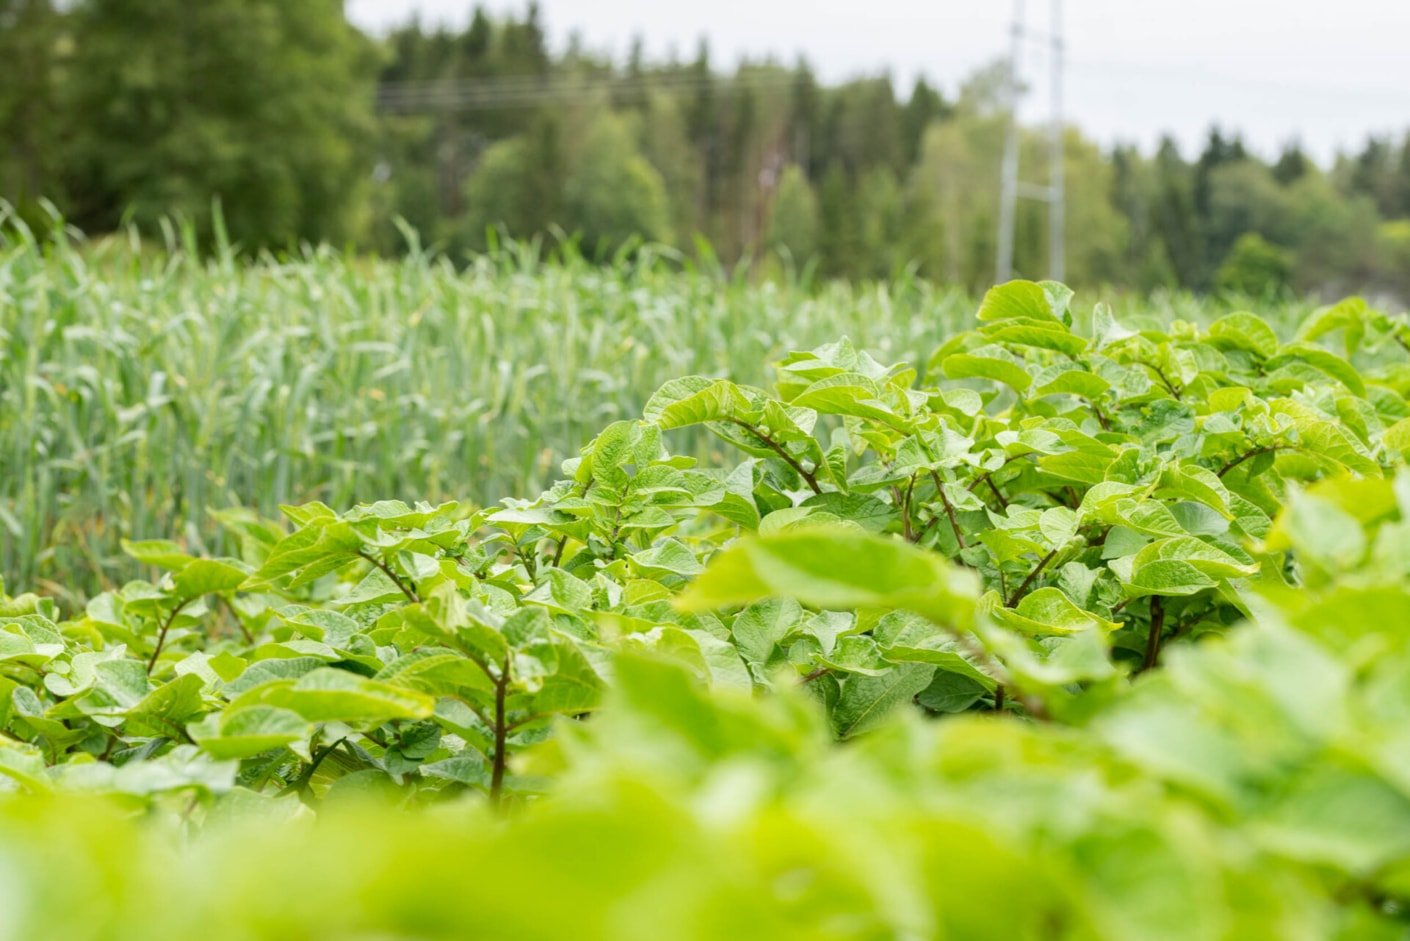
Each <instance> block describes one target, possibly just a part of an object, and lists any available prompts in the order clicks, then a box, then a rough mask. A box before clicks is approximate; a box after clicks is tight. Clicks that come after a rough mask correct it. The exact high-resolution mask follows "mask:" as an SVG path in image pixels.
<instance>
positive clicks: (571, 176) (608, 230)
mask: <svg viewBox="0 0 1410 941" xmlns="http://www.w3.org/2000/svg"><path fill="white" fill-rule="evenodd" d="M559 221H560V222H561V224H562V226H563V228H565V229H567V230H568V231H569V232H577V233H581V235H582V237H583V240H584V243H585V244H586V245H587V246H588V247H589V249H590V250H593V251H596V252H598V253H605V252H607V251H609V250H611V249H613V248H616V247H618V246H620V245H621V244H623V243H624V242H626V241H628V240H629V239H631V238H634V237H639V238H643V239H646V240H648V241H662V240H665V239H668V238H669V237H670V232H671V226H670V211H669V208H668V203H667V200H666V188H665V184H663V183H662V182H661V175H660V174H659V173H657V172H656V170H655V169H654V168H653V167H652V166H651V164H650V163H648V162H647V161H646V158H644V157H643V156H642V155H641V154H640V153H639V152H638V151H637V149H636V144H635V142H634V141H633V139H632V134H631V131H630V129H629V128H628V127H627V124H626V122H625V121H624V120H623V119H622V118H621V117H620V116H618V115H612V114H604V115H601V116H599V117H598V118H597V119H596V120H594V121H593V122H592V123H591V125H590V126H589V128H588V130H587V132H586V133H585V134H584V136H583V139H582V140H581V141H580V142H579V144H578V145H577V147H576V149H575V151H574V157H573V161H572V168H571V170H570V171H569V173H568V176H567V178H566V180H565V181H564V184H563V210H562V216H561V219H560V220H559Z"/></svg>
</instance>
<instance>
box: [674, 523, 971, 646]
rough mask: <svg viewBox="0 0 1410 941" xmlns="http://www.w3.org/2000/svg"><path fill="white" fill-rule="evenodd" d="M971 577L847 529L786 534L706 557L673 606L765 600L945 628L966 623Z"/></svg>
mask: <svg viewBox="0 0 1410 941" xmlns="http://www.w3.org/2000/svg"><path fill="white" fill-rule="evenodd" d="M977 596H978V591H977V585H976V582H975V579H974V577H973V574H972V573H971V572H968V571H966V570H963V569H959V568H957V567H955V566H953V565H951V564H950V563H949V562H947V561H945V560H944V559H943V558H941V557H939V556H937V555H935V554H934V553H932V552H927V551H925V550H923V549H917V548H915V547H914V546H911V545H908V544H906V543H903V542H898V541H896V540H893V539H886V538H883V537H879V536H873V535H870V534H867V533H862V532H858V531H853V530H827V529H822V528H818V529H807V530H801V531H798V530H790V531H785V532H782V533H778V534H777V535H774V536H769V537H752V538H745V539H742V540H740V541H739V542H737V543H735V544H734V545H733V546H731V547H730V548H729V549H727V550H725V551H724V552H723V553H721V554H720V555H719V556H716V557H715V558H714V559H713V560H711V562H710V564H709V566H708V567H707V568H706V570H705V573H704V574H703V575H701V576H700V577H699V578H698V579H696V581H695V582H694V583H693V584H692V585H691V586H690V588H689V589H687V590H686V592H685V593H684V594H682V595H681V597H680V598H679V599H678V601H677V604H678V606H679V607H680V608H681V609H682V610H686V611H703V610H709V609H713V608H720V607H727V606H731V605H738V604H749V603H750V602H753V601H759V600H761V599H764V598H792V599H794V600H796V601H801V602H803V603H804V604H809V605H814V606H816V607H819V608H830V609H845V608H904V609H907V610H911V611H915V612H916V613H918V614H922V615H925V616H926V617H929V618H931V619H933V620H935V621H936V622H937V623H940V624H946V625H951V626H956V625H964V624H967V623H968V620H969V617H970V615H971V612H972V611H973V608H974V601H975V599H976V598H977Z"/></svg>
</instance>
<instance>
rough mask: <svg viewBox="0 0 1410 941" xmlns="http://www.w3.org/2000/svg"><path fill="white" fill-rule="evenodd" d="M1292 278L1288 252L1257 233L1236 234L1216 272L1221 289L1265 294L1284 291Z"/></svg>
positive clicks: (1218, 286)
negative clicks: (1231, 245)
mask: <svg viewBox="0 0 1410 941" xmlns="http://www.w3.org/2000/svg"><path fill="white" fill-rule="evenodd" d="M1291 278H1292V258H1291V256H1290V254H1289V253H1288V251H1287V250H1286V249H1283V248H1279V247H1278V246H1276V245H1273V244H1271V243H1270V242H1268V240H1266V239H1265V238H1263V236H1261V235H1259V234H1258V233H1257V232H1245V233H1244V234H1243V235H1241V236H1239V238H1238V241H1236V242H1235V243H1234V245H1233V247H1232V248H1231V249H1230V250H1229V255H1228V257H1227V258H1225V259H1224V263H1223V264H1222V265H1220V266H1219V270H1218V272H1217V273H1216V274H1215V278H1214V282H1215V286H1216V287H1217V288H1218V289H1219V290H1220V291H1227V292H1231V293H1235V294H1244V295H1249V296H1253V297H1265V296H1268V295H1270V294H1280V293H1282V292H1284V291H1286V290H1287V288H1288V285H1289V284H1290V283H1291Z"/></svg>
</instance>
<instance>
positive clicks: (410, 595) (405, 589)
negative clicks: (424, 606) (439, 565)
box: [357, 549, 421, 604]
mask: <svg viewBox="0 0 1410 941" xmlns="http://www.w3.org/2000/svg"><path fill="white" fill-rule="evenodd" d="M357 554H358V555H359V556H361V557H362V558H364V559H366V560H367V561H368V562H371V563H372V564H373V565H375V566H377V567H378V568H379V569H381V570H382V571H383V572H384V573H386V576H387V577H388V578H390V579H391V580H392V584H393V585H396V586H397V587H398V588H400V589H401V593H402V594H403V595H406V597H407V600H408V601H410V602H411V603H412V604H420V603H421V598H420V597H419V596H418V595H417V594H416V592H415V591H414V590H413V589H412V588H411V587H410V586H409V585H407V584H406V583H405V582H403V581H402V580H401V577H400V576H399V575H397V573H396V572H393V571H392V569H391V566H389V565H387V563H386V562H384V561H382V560H381V559H378V558H376V557H374V556H371V555H368V554H367V553H366V552H364V551H362V550H361V549H359V550H357Z"/></svg>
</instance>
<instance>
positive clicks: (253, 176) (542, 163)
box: [0, 0, 1410, 299]
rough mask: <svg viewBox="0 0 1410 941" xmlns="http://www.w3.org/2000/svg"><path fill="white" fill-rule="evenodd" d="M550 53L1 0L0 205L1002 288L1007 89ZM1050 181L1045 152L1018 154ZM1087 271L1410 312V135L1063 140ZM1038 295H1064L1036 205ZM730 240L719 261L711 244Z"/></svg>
mask: <svg viewBox="0 0 1410 941" xmlns="http://www.w3.org/2000/svg"><path fill="white" fill-rule="evenodd" d="M640 48H641V47H640V45H638V46H637V47H636V50H637V51H636V52H634V53H633V54H632V55H630V56H628V57H627V59H626V61H624V62H613V61H609V60H607V59H605V58H603V57H601V56H598V55H596V54H594V53H592V52H591V51H589V50H586V49H583V48H581V47H580V46H579V45H577V44H573V43H570V44H568V45H567V46H566V47H565V48H563V49H561V50H552V51H551V47H550V44H549V43H548V42H547V41H546V38H545V32H544V29H543V27H542V24H541V22H540V17H539V14H538V11H537V9H536V7H534V6H533V5H530V6H528V7H526V8H525V9H524V10H523V12H521V13H520V14H519V15H517V16H509V17H505V18H492V17H491V16H489V15H487V14H486V13H485V12H484V11H483V10H480V11H477V12H476V13H475V15H474V16H473V17H472V18H470V20H469V22H468V24H467V25H466V26H465V27H464V28H463V29H451V28H446V27H437V28H434V29H427V28H425V27H423V26H421V25H418V24H416V23H415V22H413V23H411V24H409V25H406V26H404V27H402V28H399V29H396V30H394V31H392V32H391V33H389V34H388V35H385V36H380V37H375V38H374V37H370V36H368V35H366V34H364V33H362V32H360V31H359V30H358V29H356V28H355V27H354V26H353V25H351V24H350V23H349V21H348V20H347V18H346V16H345V13H344V9H343V5H342V3H341V2H340V0H301V2H298V3H287V2H283V0H203V2H201V3H189V2H187V0H74V2H71V3H56V2H55V0H0V62H4V63H5V68H6V72H7V75H6V78H5V81H4V82H0V198H3V199H5V200H7V201H9V202H10V203H12V204H14V205H15V206H18V207H19V211H20V212H21V214H22V215H23V217H24V218H25V219H26V220H27V221H29V222H30V223H31V225H41V224H44V223H45V220H46V219H48V218H50V216H49V213H47V212H46V211H45V210H44V208H43V206H42V204H41V200H43V199H48V200H51V201H52V202H53V204H54V205H55V206H56V207H57V209H58V210H59V211H60V212H61V213H62V215H63V216H64V217H65V218H66V219H67V220H69V221H70V222H71V223H72V224H74V225H75V226H77V227H78V228H80V229H82V230H83V231H86V232H89V233H99V232H105V231H110V230H113V229H115V228H117V227H119V226H120V224H121V223H123V222H124V221H132V222H135V223H137V224H138V225H139V226H142V227H147V228H154V227H156V226H157V225H158V224H159V220H161V219H163V218H165V217H166V216H168V215H170V214H173V213H175V214H177V215H179V216H181V217H183V218H185V219H187V220H190V222H191V223H192V224H193V226H194V229H195V231H196V232H197V234H198V237H199V238H200V239H202V240H207V241H209V240H210V239H212V237H213V236H214V234H215V233H214V227H215V218H216V217H215V215H214V214H213V211H212V207H213V205H214V203H215V201H216V200H219V203H220V205H221V207H222V210H223V217H224V223H225V225H226V226H227V227H228V231H229V236H230V238H231V239H233V240H234V242H235V243H236V244H237V245H238V246H240V247H241V248H243V249H245V250H256V249H262V248H271V249H275V250H284V249H289V248H291V247H294V246H296V245H297V244H298V243H300V242H305V241H307V242H320V241H326V242H331V243H333V244H337V245H340V246H348V247H354V248H357V249H359V250H370V251H376V252H381V253H396V252H400V251H402V250H403V249H404V248H405V245H406V243H405V239H404V236H403V229H402V228H401V227H400V226H399V225H398V224H397V220H398V219H405V220H406V221H407V222H409V223H410V225H411V226H412V227H413V228H414V229H415V230H416V231H417V232H419V233H420V234H421V236H422V238H423V239H424V240H426V241H427V242H428V243H431V244H435V245H438V246H440V247H442V248H444V249H446V250H447V251H448V252H449V253H450V254H451V256H452V257H454V258H457V259H463V258H464V257H465V254H464V253H465V252H466V251H467V250H471V249H483V248H485V247H486V246H487V244H488V240H489V239H490V235H489V232H490V230H491V228H492V227H495V228H498V229H500V230H501V231H504V232H508V233H509V234H511V235H513V236H515V237H519V238H526V237H533V236H535V235H540V234H544V235H547V236H549V237H550V238H577V239H579V240H580V244H581V246H582V249H583V252H584V254H586V255H587V256H589V257H592V258H599V259H600V258H607V257H611V256H612V255H613V254H614V253H617V252H619V251H620V250H621V249H623V247H624V246H630V245H633V244H635V243H636V241H637V240H638V239H644V240H647V241H656V242H660V243H664V244H667V245H672V246H676V247H678V248H680V249H682V250H684V251H687V252H689V253H691V254H693V255H695V256H697V257H701V253H704V254H705V255H707V256H708V257H709V258H710V259H711V260H715V259H717V260H719V261H720V262H722V263H723V264H725V265H728V266H733V265H734V264H735V263H737V262H740V261H742V260H744V261H748V262H749V263H750V264H751V265H752V266H753V269H754V270H755V271H762V272H764V273H768V272H770V271H772V270H776V269H778V268H785V267H792V268H795V269H797V270H803V271H807V272H810V273H815V274H816V275H817V276H818V277H839V278H852V279H860V278H881V277H886V276H889V275H891V274H893V273H895V272H896V271H898V270H901V269H903V268H905V267H907V266H911V267H913V269H914V271H915V272H916V273H918V274H920V275H921V276H924V277H927V278H931V279H934V280H942V281H945V282H947V283H950V284H953V285H956V286H959V287H962V288H965V289H968V290H978V289H981V288H983V287H984V286H986V285H987V283H988V281H989V279H990V278H991V277H992V268H993V265H992V260H993V257H994V244H993V243H994V231H995V216H996V213H997V206H998V185H997V176H998V173H997V167H998V165H999V155H1000V152H1001V149H1002V140H1003V128H1004V125H1005V120H1006V119H1005V111H1004V108H1003V94H1002V90H1003V87H1004V82H1005V72H1004V67H1003V66H1002V65H996V66H994V67H992V68H989V69H987V70H983V71H981V72H980V73H978V74H975V75H973V76H972V77H971V78H970V79H969V80H968V81H966V82H964V83H963V84H962V85H961V86H960V87H957V88H950V89H942V88H936V87H932V86H931V85H929V84H927V83H926V82H924V81H919V82H917V83H916V84H915V85H914V87H911V88H897V87H895V86H894V85H893V83H892V81H891V79H889V78H888V77H885V76H880V77H874V78H865V79H859V80H855V81H849V82H846V83H844V84H839V85H834V86H824V85H823V84H821V83H820V82H819V81H818V80H817V79H816V78H815V77H814V74H813V73H812V72H811V71H810V69H809V67H808V65H807V64H806V63H805V62H801V61H800V62H798V63H797V64H793V65H789V66H784V65H779V64H777V63H766V62H761V63H753V64H750V63H745V64H742V65H740V66H738V67H737V68H736V69H735V70H734V71H733V72H732V73H730V74H727V73H725V72H724V71H722V70H720V69H719V68H717V66H716V64H715V63H714V62H713V61H712V59H711V57H710V52H709V49H708V48H707V47H706V46H705V45H704V44H703V43H702V45H701V46H700V48H699V50H698V52H697V53H696V54H695V55H694V57H693V58H691V59H690V60H689V61H674V62H652V61H646V60H645V58H644V56H643V54H642V53H641V52H640ZM1024 146H1025V147H1026V148H1028V149H1029V150H1031V151H1032V153H1031V154H1030V155H1027V156H1025V161H1029V160H1030V159H1031V160H1039V159H1041V158H1040V156H1039V155H1040V152H1041V148H1042V147H1044V146H1045V144H1044V141H1043V139H1042V136H1041V133H1040V132H1039V131H1037V130H1035V131H1033V132H1032V134H1031V135H1030V136H1029V137H1028V139H1026V140H1025V142H1024ZM1066 180H1067V187H1068V201H1069V210H1068V213H1069V223H1068V248H1067V252H1068V263H1067V268H1068V276H1067V280H1069V281H1071V282H1073V283H1075V284H1077V285H1091V284H1111V285H1119V286H1123V287H1129V288H1132V289H1136V290H1142V291H1146V290H1151V289H1154V288H1157V287H1182V288H1187V289H1192V290H1197V291H1208V290H1216V289H1232V290H1238V291H1242V292H1254V293H1263V292H1277V291H1285V290H1296V291H1304V292H1317V293H1321V294H1325V295H1333V294H1342V293H1347V292H1350V291H1362V292H1368V293H1372V294H1379V295H1383V296H1389V297H1392V298H1402V299H1403V298H1404V297H1406V296H1407V295H1410V135H1406V136H1403V137H1401V138H1399V139H1388V138H1384V137H1373V138H1371V139H1368V140H1367V141H1366V142H1365V144H1364V146H1363V147H1362V148H1361V149H1360V150H1359V151H1357V152H1355V153H1350V154H1345V155H1343V156H1341V157H1339V158H1338V159H1337V160H1336V161H1335V162H1334V163H1333V165H1331V166H1325V167H1323V166H1318V165H1316V164H1315V163H1314V162H1313V161H1312V160H1311V159H1309V157H1308V156H1307V155H1306V154H1305V153H1304V152H1303V151H1302V150H1301V149H1300V148H1299V147H1298V146H1296V145H1295V144H1291V145H1289V146H1288V147H1287V148H1286V149H1285V150H1284V151H1283V152H1282V153H1281V154H1278V155H1277V157H1276V159H1273V160H1272V161H1271V162H1270V161H1268V160H1265V159H1262V158H1261V157H1260V156H1258V155H1256V154H1254V153H1251V152H1250V151H1249V150H1248V149H1246V148H1245V146H1244V144H1243V143H1242V141H1241V140H1240V138H1239V137H1238V136H1231V135H1228V134H1225V133H1222V132H1221V131H1219V130H1218V129H1213V130H1211V131H1210V133H1209V135H1208V138H1207V140H1206V141H1205V143H1204V145H1203V147H1202V149H1201V150H1200V151H1199V152H1198V153H1189V154H1182V153H1181V152H1180V149H1179V147H1178V146H1177V145H1176V144H1175V143H1174V142H1173V140H1167V141H1166V142H1165V143H1164V144H1163V145H1162V146H1160V147H1159V149H1158V150H1156V151H1155V152H1154V153H1152V154H1145V153H1141V152H1139V151H1138V150H1136V149H1135V148H1128V147H1116V148H1102V147H1100V146H1098V145H1097V144H1096V143H1095V142H1093V141H1092V140H1090V139H1088V138H1086V137H1084V136H1083V135H1082V134H1081V133H1080V132H1079V131H1078V130H1077V129H1075V128H1070V129H1069V130H1068V131H1067V136H1066ZM1017 231H1018V236H1017V248H1016V268H1017V271H1018V273H1020V274H1023V275H1028V276H1041V275H1042V274H1044V273H1045V270H1044V269H1045V259H1046V245H1045V239H1046V225H1045V224H1044V220H1043V209H1042V207H1041V206H1038V205H1035V204H1031V203H1030V204H1025V205H1024V206H1022V208H1021V211H1020V217H1019V219H1018V230H1017ZM707 245H708V248H707V247H706V246H707Z"/></svg>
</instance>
